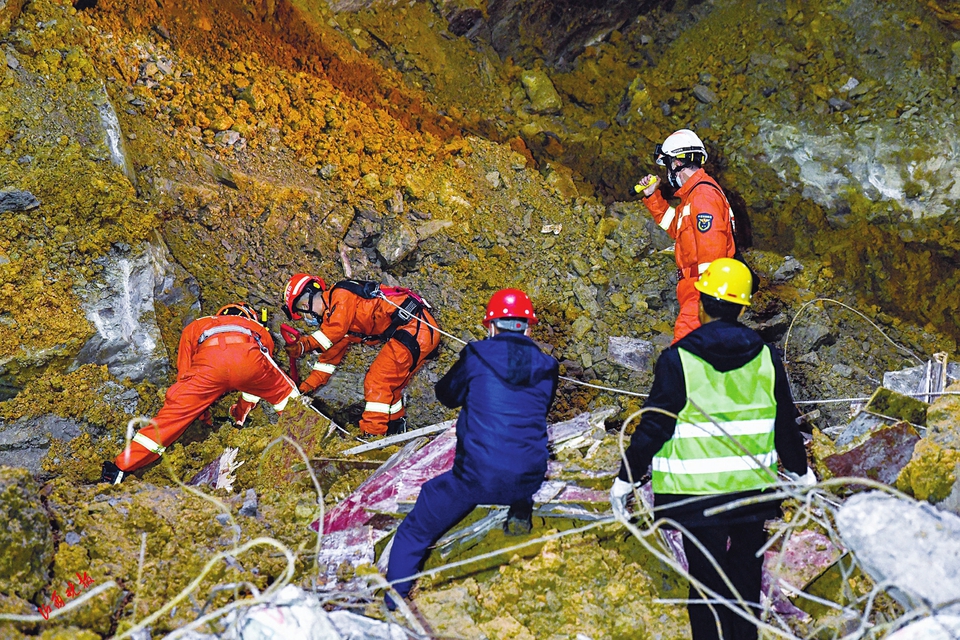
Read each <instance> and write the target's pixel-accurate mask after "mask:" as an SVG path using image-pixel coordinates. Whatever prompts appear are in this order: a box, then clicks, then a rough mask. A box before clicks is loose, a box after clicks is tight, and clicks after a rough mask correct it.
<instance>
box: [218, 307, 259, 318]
mask: <svg viewBox="0 0 960 640" xmlns="http://www.w3.org/2000/svg"><path fill="white" fill-rule="evenodd" d="M217 315H218V316H240V317H241V318H246V319H247V320H253V321H254V322H260V319H259V318H258V317H257V310H256V309H254V308H253V307H251V306H250V305H249V304H247V303H246V302H231V303H230V304H226V305H224V306H222V307H220V310H219V311H217Z"/></svg>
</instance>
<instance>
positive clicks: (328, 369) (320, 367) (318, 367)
mask: <svg viewBox="0 0 960 640" xmlns="http://www.w3.org/2000/svg"><path fill="white" fill-rule="evenodd" d="M313 370H314V371H319V372H320V373H330V374H332V373H333V372H334V371H336V370H337V365H335V364H330V363H328V362H318V363H316V364H315V365H313Z"/></svg>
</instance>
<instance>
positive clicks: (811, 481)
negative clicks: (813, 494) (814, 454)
mask: <svg viewBox="0 0 960 640" xmlns="http://www.w3.org/2000/svg"><path fill="white" fill-rule="evenodd" d="M784 473H785V474H786V476H787V477H788V478H790V479H791V480H792V481H793V482H794V483H796V484H797V485H799V486H801V487H812V486H814V485H815V484H817V476H815V475H813V469H811V468H810V467H807V472H806V473H805V474H803V475H802V476H801V475H799V474H796V473H793V472H792V471H784Z"/></svg>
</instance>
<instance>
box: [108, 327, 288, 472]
mask: <svg viewBox="0 0 960 640" xmlns="http://www.w3.org/2000/svg"><path fill="white" fill-rule="evenodd" d="M254 335H255V336H257V337H259V342H258V341H257V339H256V338H255V337H254ZM272 351H273V338H271V337H270V332H269V331H267V329H266V328H264V327H263V326H261V325H259V324H257V323H256V322H254V321H252V320H248V319H247V318H243V317H240V316H206V317H203V318H198V319H197V320H194V321H193V322H191V323H190V324H188V325H187V327H186V328H185V329H184V330H183V334H181V336H180V347H179V351H178V353H177V381H176V382H175V383H174V384H173V385H172V386H171V387H170V388H169V389H168V390H167V397H166V401H165V402H164V404H163V407H162V408H161V409H160V411H159V412H158V413H157V415H156V416H155V417H154V418H153V420H152V421H151V424H149V425H147V426H146V427H144V428H143V429H140V431H138V432H137V435H136V436H134V438H133V440H131V441H130V444H129V445H128V446H127V448H126V449H124V451H123V452H122V453H121V454H120V455H119V456H117V458H116V460H114V464H116V465H117V467H119V468H120V470H121V471H124V472H129V471H135V470H136V469H139V468H141V467H144V466H146V465H148V464H150V463H151V462H153V461H154V460H156V459H158V458H159V457H160V455H161V454H163V452H164V450H165V449H166V448H167V447H169V446H170V445H172V444H173V443H174V442H176V441H177V439H178V438H179V437H180V436H181V435H183V432H184V431H186V430H187V427H188V426H190V423H192V422H193V421H194V420H196V419H197V418H198V417H200V416H201V414H203V413H204V412H205V411H206V410H207V409H208V408H209V407H210V405H212V404H213V403H214V402H216V401H217V400H218V399H219V398H220V396H222V395H223V394H225V393H229V392H231V391H240V392H241V395H240V400H239V401H238V403H237V405H236V407H235V408H231V414H232V415H233V417H234V418H235V419H236V420H237V421H238V422H240V423H242V422H243V419H244V418H245V417H246V415H247V413H248V412H249V411H250V410H251V409H253V407H255V406H256V404H257V402H259V400H260V398H263V399H264V400H266V401H267V402H269V403H270V404H272V405H273V408H274V409H276V410H277V411H283V409H284V407H286V404H287V401H288V400H290V399H291V398H295V397H297V396H299V395H300V393H299V392H298V391H297V388H296V385H294V384H293V381H292V380H291V379H290V378H289V377H287V375H286V374H285V373H284V372H283V371H282V370H281V369H280V367H279V366H277V363H276V362H274V361H273V358H272V357H270V353H271V352H272Z"/></svg>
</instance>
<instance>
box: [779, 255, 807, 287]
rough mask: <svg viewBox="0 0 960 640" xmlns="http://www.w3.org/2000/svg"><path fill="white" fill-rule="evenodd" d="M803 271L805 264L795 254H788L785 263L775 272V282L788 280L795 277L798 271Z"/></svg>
mask: <svg viewBox="0 0 960 640" xmlns="http://www.w3.org/2000/svg"><path fill="white" fill-rule="evenodd" d="M801 271H803V265H802V264H800V261H799V260H797V259H796V258H794V257H793V256H787V257H786V259H785V260H784V261H783V264H782V265H780V267H779V268H778V269H777V270H776V272H774V274H773V281H774V282H786V281H787V280H791V279H793V278H794V277H795V276H796V275H797V274H798V273H800V272H801Z"/></svg>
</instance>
